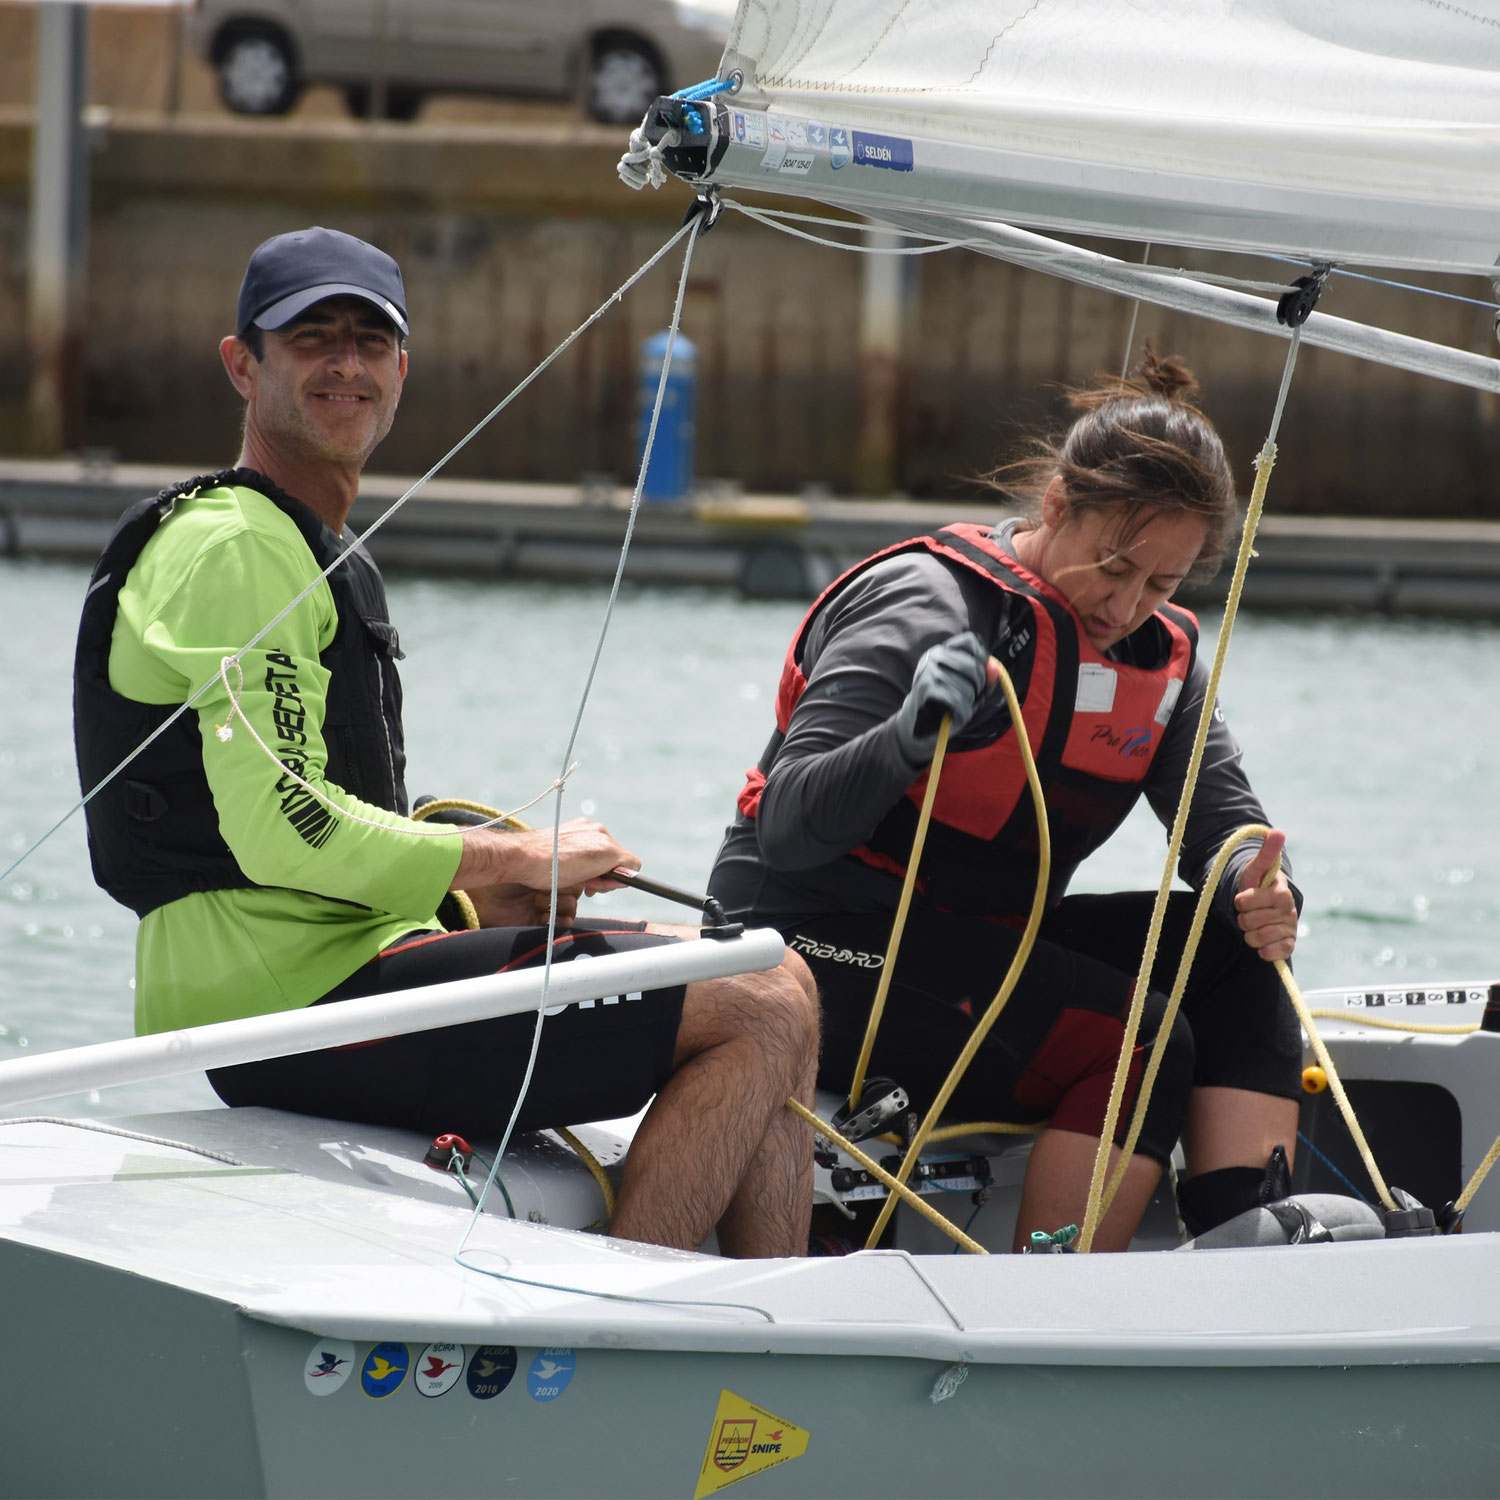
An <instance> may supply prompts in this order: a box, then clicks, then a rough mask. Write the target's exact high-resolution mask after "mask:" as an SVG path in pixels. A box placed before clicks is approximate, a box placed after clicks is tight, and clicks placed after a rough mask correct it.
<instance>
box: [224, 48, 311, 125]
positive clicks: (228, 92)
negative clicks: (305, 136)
mask: <svg viewBox="0 0 1500 1500" xmlns="http://www.w3.org/2000/svg"><path fill="white" fill-rule="evenodd" d="M214 50H215V52H216V54H217V57H218V63H219V97H220V98H221V99H222V100H223V101H224V103H225V104H227V105H228V106H229V108H230V109H232V110H233V111H234V112H235V113H236V114H239V115H284V114H285V113H286V112H287V111H288V110H289V109H290V108H291V107H292V105H294V104H295V103H296V102H297V96H298V95H299V94H300V93H301V92H302V83H301V80H300V79H299V78H298V77H297V71H296V61H295V59H294V58H293V56H292V45H291V43H290V42H289V41H288V40H287V39H286V36H285V34H284V33H282V32H280V31H278V30H277V29H276V28H275V27H274V26H240V27H236V28H235V29H234V30H233V31H232V32H230V33H228V34H226V35H224V36H222V37H221V39H220V41H219V43H218V44H217V46H216V47H215V49H214Z"/></svg>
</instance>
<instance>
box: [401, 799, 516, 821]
mask: <svg viewBox="0 0 1500 1500" xmlns="http://www.w3.org/2000/svg"><path fill="white" fill-rule="evenodd" d="M444 812H466V813H474V814H476V815H477V816H478V817H481V818H498V819H499V820H500V824H501V826H502V827H505V828H530V827H531V824H530V823H523V822H522V821H521V820H520V819H519V818H517V817H513V816H511V815H510V814H508V813H503V812H501V811H500V810H499V809H498V808H494V807H486V806H485V805H484V803H482V802H469V801H466V800H465V799H464V798H463V797H436V798H434V799H433V800H432V801H431V802H424V803H423V804H422V805H421V806H420V807H418V808H416V809H414V810H413V812H412V815H411V816H412V821H413V822H416V823H420V822H421V821H422V820H423V819H424V818H432V817H436V816H437V814H438V813H444Z"/></svg>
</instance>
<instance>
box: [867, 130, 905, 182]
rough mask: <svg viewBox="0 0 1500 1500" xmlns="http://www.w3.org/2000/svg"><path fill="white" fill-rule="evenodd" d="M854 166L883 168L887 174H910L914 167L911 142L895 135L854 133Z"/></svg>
mask: <svg viewBox="0 0 1500 1500" xmlns="http://www.w3.org/2000/svg"><path fill="white" fill-rule="evenodd" d="M854 165H855V166H856V167H884V168H885V170H886V171H887V172H910V171H911V169H912V166H913V165H914V163H913V160H912V152H911V142H910V141H907V140H902V138H901V137H900V136H896V135H867V134H866V133H865V132H864V131H863V130H856V131H855V132H854Z"/></svg>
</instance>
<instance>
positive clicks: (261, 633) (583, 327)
mask: <svg viewBox="0 0 1500 1500" xmlns="http://www.w3.org/2000/svg"><path fill="white" fill-rule="evenodd" d="M695 222H696V221H695ZM690 227H691V226H689V225H687V224H684V225H683V226H682V227H681V228H680V229H678V230H677V231H676V232H675V233H674V234H673V235H672V236H671V238H670V239H668V240H667V242H666V243H665V244H664V245H662V246H661V248H660V249H658V250H657V251H656V252H655V253H654V254H653V255H652V256H651V257H650V259H649V260H647V261H646V262H645V263H644V264H643V265H641V266H640V267H639V268H638V269H637V270H636V271H635V272H634V273H633V274H632V275H631V276H629V277H627V278H626V280H625V281H624V282H622V283H621V285H620V286H619V287H617V288H616V289H615V290H614V291H613V292H611V293H610V295H609V296H608V297H606V298H605V299H604V301H603V302H601V303H600V304H599V306H598V307H597V308H595V309H594V311H593V312H592V313H590V314H589V316H588V317H587V318H585V319H584V321H583V322H582V323H580V324H579V325H578V327H577V328H575V329H574V330H573V332H572V333H570V334H569V335H568V336H567V338H565V339H564V340H563V341H562V343H560V344H559V345H558V346H557V347H556V348H555V349H554V350H553V351H552V352H551V353H550V354H549V355H547V357H546V358H545V359H543V360H542V362H541V363H540V364H539V365H537V366H536V368H535V369H534V370H532V371H531V373H530V374H529V375H527V376H526V377H525V378H524V379H523V380H522V381H521V382H520V383H519V384H518V385H516V386H515V387H514V388H513V389H512V390H511V391H510V392H509V393H508V394H507V395H506V396H504V397H503V398H502V399H501V400H500V401H498V402H497V403H496V404H495V405H494V406H493V407H491V408H490V410H489V411H488V412H487V413H486V414H485V415H484V416H483V417H481V418H480V419H479V421H478V422H476V423H475V424H474V426H473V427H471V428H470V429H469V431H468V432H466V433H465V434H464V436H463V437H461V438H460V439H459V440H458V441H457V442H456V443H455V444H454V445H453V446H452V447H451V448H450V449H449V450H448V451H447V452H446V453H445V454H444V455H443V456H442V457H441V458H440V459H439V460H438V461H437V462H436V463H435V464H433V465H432V467H431V468H430V469H428V470H427V472H426V473H425V474H423V475H422V476H421V478H420V479H418V480H416V481H415V482H414V483H413V484H412V485H410V486H409V487H408V489H407V490H406V491H405V493H404V494H402V495H401V496H400V497H399V498H397V499H396V500H395V501H394V502H392V504H391V505H389V506H388V507H387V508H386V509H385V510H384V511H383V512H382V513H381V514H380V515H379V516H377V517H376V518H375V520H374V521H372V522H371V523H370V525H369V527H368V528H367V529H366V530H365V532H364V535H363V536H356V537H353V539H352V541H351V544H350V546H349V547H348V548H346V549H345V551H344V552H342V553H340V554H339V556H338V557H336V558H334V560H333V561H332V562H331V563H329V564H328V566H327V567H326V568H324V569H323V571H322V572H321V573H319V574H318V576H317V577H316V578H315V579H313V581H312V582H311V583H309V584H308V585H307V587H306V588H305V589H303V590H302V592H301V593H300V594H298V595H297V597H296V598H295V599H293V600H292V601H291V603H290V604H288V605H287V606H286V608H284V609H283V610H281V611H280V612H279V613H278V614H277V615H276V616H275V617H274V618H273V619H271V620H269V621H268V622H267V623H266V624H265V625H264V626H262V627H261V629H260V630H258V631H256V633H255V634H254V635H253V636H251V637H250V639H249V640H248V641H246V642H245V644H244V645H243V646H241V647H240V649H239V650H238V651H236V652H235V653H234V656H233V657H231V658H228V660H232V661H235V662H238V661H239V660H240V659H241V658H242V657H243V656H244V654H245V653H246V652H247V651H249V650H251V649H252V648H253V647H255V646H256V645H258V644H259V643H260V642H261V641H263V640H264V639H265V638H266V636H267V635H269V634H270V632H271V631H273V630H274V629H275V628H276V627H277V626H278V625H279V624H280V623H281V622H282V621H283V620H284V619H286V617H287V616H288V615H289V614H291V612H292V611H293V610H294V609H296V608H297V606H298V605H299V604H301V603H302V601H303V600H304V599H306V598H307V597H308V595H309V594H311V593H312V591H313V590H314V589H316V588H317V587H318V585H319V584H321V583H323V582H324V581H325V580H326V579H327V577H328V575H329V574H330V573H332V572H333V571H334V569H335V568H337V567H338V566H339V564H340V563H342V562H343V560H344V558H345V557H347V556H348V555H349V553H350V552H352V551H353V550H354V549H355V547H360V546H363V545H364V543H365V542H366V541H367V540H368V539H369V538H370V537H372V536H374V534H375V533H376V532H377V531H379V530H380V528H381V527H382V526H384V525H385V523H386V522H387V521H389V520H390V518H391V517H392V516H394V515H395V514H396V512H397V511H398V510H400V509H401V507H402V506H403V505H405V504H406V502H407V501H408V500H410V499H411V498H412V496H413V495H415V494H416V493H417V492H418V491H419V490H421V489H422V487H423V486H424V485H425V484H426V483H427V482H428V481H429V480H430V479H432V478H433V476H434V475H436V474H438V473H439V472H440V471H441V470H442V469H443V468H444V467H445V466H446V465H447V464H448V463H450V462H451V461H452V460H453V458H454V457H456V456H457V455H458V454H459V453H460V452H462V451H463V449H464V448H466V447H467V446H468V445H469V444H470V443H471V442H473V441H474V439H475V438H476V437H478V436H479V434H480V433H481V432H483V431H484V429H485V428H486V427H488V426H489V425H490V423H491V422H493V421H494V420H495V418H496V417H498V416H499V415H500V413H501V412H503V411H504V410H505V408H506V407H507V406H509V405H510V404H511V402H513V401H514V400H515V399H516V398H517V397H518V396H519V395H520V394H521V393H522V392H523V391H525V390H526V389H527V387H528V386H530V385H531V384H532V382H533V381H535V380H536V379H537V377H538V376H539V375H541V374H542V373H543V372H544V371H545V370H547V369H548V368H549V367H550V366H551V365H552V364H553V363H554V362H555V361H556V360H557V359H558V358H559V357H560V356H561V355H562V354H564V353H565V352H566V351H567V350H568V349H569V348H570V347H571V346H572V345H573V344H574V343H575V342H576V341H577V340H578V339H579V338H580V337H581V336H582V335H583V334H584V333H585V332H586V331H587V330H588V329H590V328H592V327H593V325H594V324H595V323H597V322H598V321H599V319H600V318H602V317H603V316H604V314H605V313H606V312H608V311H609V309H610V308H611V307H613V306H614V305H615V304H616V303H618V302H619V301H620V300H621V299H622V298H623V297H624V295H625V293H626V292H628V291H629V290H630V289H631V287H633V286H634V285H635V284H636V282H638V281H639V280H640V279H641V277H642V276H644V275H645V274H646V273H647V272H648V271H649V270H651V268H652V267H653V266H655V265H656V263H657V262H658V261H659V260H661V259H662V257H663V256H665V255H666V254H667V252H668V251H669V250H671V249H672V247H673V246H674V245H676V244H677V243H678V242H679V241H680V240H681V239H682V238H683V236H684V235H686V234H688V233H689V230H690ZM633 520H634V517H633V513H632V524H633ZM351 535H352V528H351ZM222 672H223V665H222V663H221V665H220V671H219V672H218V673H215V674H214V675H213V676H212V677H210V678H209V679H208V680H207V681H206V682H204V683H203V684H202V685H201V686H199V687H198V689H197V690H196V691H195V692H193V693H192V694H191V695H190V696H188V697H187V698H186V699H184V700H183V702H182V703H181V704H180V705H179V706H178V707H177V708H176V710H175V711H174V712H173V713H172V714H170V715H169V716H168V717H167V718H166V719H164V720H163V721H162V722H161V723H160V724H159V725H157V727H156V728H155V729H153V730H152V731H151V733H150V734H148V735H147V736H146V738H145V739H143V740H142V741H141V742H140V744H139V745H137V746H136V747H135V749H134V750H132V751H131V752H130V754H129V755H127V756H126V757H125V758H124V759H123V760H122V761H121V762H120V763H119V765H117V766H116V767H115V768H114V769H113V770H112V771H110V772H109V773H108V774H107V775H105V776H104V777H102V778H101V779H100V780H99V781H98V782H97V783H96V784H95V785H94V786H92V787H90V788H89V790H88V791H87V792H85V793H84V794H83V796H82V797H80V798H79V799H78V801H77V802H75V803H74V804H73V805H72V806H71V807H70V808H69V809H68V810H67V811H66V812H65V813H64V814H63V815H62V817H60V818H59V819H58V820H57V821H56V822H55V823H53V824H52V826H51V827H50V828H48V829H47V831H46V832H45V833H43V834H42V836H41V837H40V838H38V839H37V840H35V842H33V843H32V844H31V845H29V846H28V847H27V848H26V849H24V850H22V852H21V853H20V854H19V855H17V857H16V858H15V859H14V860H12V861H11V863H10V864H8V865H7V866H6V867H5V869H4V870H0V881H4V880H8V879H9V878H10V876H11V875H13V874H14V873H15V872H16V871H17V870H18V869H20V868H21V866H22V865H23V864H25V862H26V861H27V860H28V859H30V858H31V856H32V855H33V854H35V853H36V851H37V850H38V849H40V848H41V847H42V845H43V844H45V843H46V842H47V840H48V839H50V838H51V837H52V836H53V835H54V834H55V833H56V832H57V831H58V830H59V829H60V828H61V827H62V826H63V825H64V824H65V823H67V822H68V821H69V820H70V819H71V818H73V817H74V815H75V814H77V813H79V812H81V811H82V810H83V808H85V807H86V806H87V805H88V804H89V803H90V802H92V801H93V799H94V798H95V797H97V796H98V795H99V793H100V792H101V791H103V790H104V788H105V787H107V786H108V785H109V784H110V782H112V781H113V780H114V779H115V777H116V776H118V775H119V774H120V773H121V772H122V771H123V770H124V769H125V768H126V766H128V765H129V764H130V763H131V762H132V761H133V760H134V759H135V758H136V756H138V755H139V754H140V753H141V751H143V750H145V749H146V748H147V747H148V746H150V745H151V744H152V743H153V742H155V741H156V740H157V739H159V738H160V737H161V736H162V735H163V734H165V733H166V732H167V730H168V729H170V728H171V727H172V725H173V724H175V723H176V722H177V720H178V719H180V718H181V717H182V716H183V714H185V713H186V712H187V711H188V709H190V708H191V707H192V706H193V704H195V703H196V702H197V701H198V700H199V699H200V698H201V697H202V696H203V695H204V694H205V693H206V692H208V690H209V689H210V688H211V687H213V685H214V684H215V683H216V682H218V681H219V680H220V675H221V674H222ZM551 790H552V788H551V787H548V788H546V789H545V790H544V791H543V793H542V795H543V796H545V795H546V793H547V792H548V791H551ZM529 805H530V804H528V806H529Z"/></svg>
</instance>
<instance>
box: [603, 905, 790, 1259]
mask: <svg viewBox="0 0 1500 1500" xmlns="http://www.w3.org/2000/svg"><path fill="white" fill-rule="evenodd" d="M651 930H652V931H657V930H666V931H669V932H670V931H675V930H674V929H658V928H656V927H655V926H653V928H652V929H651ZM692 935H693V936H696V932H694V933H693V934H692ZM817 1056H818V1008H817V1001H816V999H815V998H814V994H813V986H812V980H811V978H810V976H808V974H807V968H806V965H805V964H803V963H802V961H801V959H799V958H797V956H796V955H795V954H788V955H787V957H786V959H785V960H784V961H783V963H782V965H781V966H780V967H779V968H776V969H772V970H769V971H766V972H764V973H758V974H738V975H733V976H731V977H729V978H727V979H715V980H704V981H701V982H699V983H696V984H690V985H689V986H688V987H687V994H686V998H685V1000H684V1002H683V1008H682V1024H681V1026H680V1027H679V1028H678V1032H677V1051H676V1055H675V1059H674V1062H675V1071H674V1072H673V1074H672V1076H671V1078H670V1079H668V1081H667V1083H666V1084H665V1085H664V1086H663V1088H662V1090H661V1092H660V1093H659V1094H658V1095H657V1096H656V1100H655V1102H654V1103H653V1104H652V1106H651V1108H650V1109H649V1110H648V1111H647V1112H646V1116H645V1118H644V1119H643V1120H642V1121H641V1125H640V1129H639V1130H638V1131H637V1132H636V1136H635V1140H634V1142H633V1143H632V1145H631V1150H630V1155H629V1156H628V1157H627V1159H626V1162H625V1173H624V1179H623V1181H622V1183H621V1187H620V1195H619V1201H618V1204H617V1206H616V1209H615V1216H614V1218H613V1220H612V1221H611V1223H610V1233H611V1234H614V1235H617V1236H619V1237H620V1238H622V1239H634V1240H643V1241H647V1242H649V1243H652V1244H658V1245H671V1246H675V1247H677V1248H679V1249H683V1250H695V1249H697V1247H698V1246H699V1245H700V1244H702V1243H703V1240H704V1239H705V1238H706V1237H707V1235H708V1232H709V1230H710V1229H712V1228H714V1226H715V1225H716V1224H717V1225H718V1226H719V1247H720V1249H721V1250H722V1251H723V1252H724V1253H725V1254H726V1255H735V1256H771V1255H802V1254H805V1253H806V1250H807V1228H808V1218H809V1215H810V1213H811V1205H812V1137H811V1134H810V1132H809V1130H808V1127H807V1126H805V1125H804V1124H803V1123H802V1122H801V1121H800V1120H798V1119H797V1118H796V1117H795V1116H793V1115H792V1114H791V1112H790V1111H789V1110H787V1109H786V1108H785V1104H786V1100H787V1099H788V1097H789V1096H791V1095H793V1094H795V1095H797V1096H798V1097H799V1098H804V1099H805V1100H806V1102H809V1103H810V1102H811V1084H812V1077H811V1075H812V1073H813V1071H814V1070H815V1069H816V1066H817Z"/></svg>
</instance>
